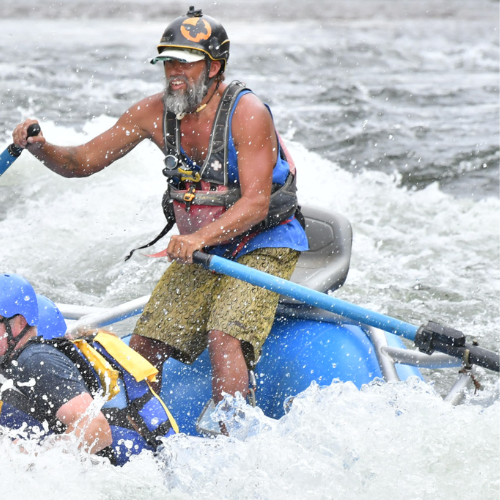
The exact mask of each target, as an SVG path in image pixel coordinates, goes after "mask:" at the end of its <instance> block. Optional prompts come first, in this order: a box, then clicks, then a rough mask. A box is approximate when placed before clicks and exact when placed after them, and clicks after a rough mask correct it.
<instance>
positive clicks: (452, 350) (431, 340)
mask: <svg viewBox="0 0 500 500" xmlns="http://www.w3.org/2000/svg"><path fill="white" fill-rule="evenodd" d="M193 261H194V262H195V263H197V264H201V265H202V266H203V267H205V268H206V269H209V270H211V271H215V272H218V273H222V274H226V275H227V276H232V277H233V278H237V279H240V280H242V281H246V282H248V283H250V284H252V285H255V286H259V287H261V288H265V289H266V290H271V291H273V292H276V293H280V294H282V295H286V296H287V297H291V298H293V299H296V300H299V301H300V302H304V303H305V304H309V305H310V306H314V307H319V308H320V309H324V310H326V311H330V312H333V313H335V314H338V315H340V316H344V317H345V318H349V319H351V320H353V321H355V322H359V323H360V324H363V325H369V326H374V327H376V328H380V329H381V330H384V331H386V332H389V333H393V334H395V335H398V336H400V337H404V338H406V339H409V340H412V341H414V342H415V345H416V346H417V347H418V348H419V349H420V351H422V352H425V353H427V354H432V353H433V352H434V351H439V352H444V353H445V354H449V355H450V356H454V357H456V358H459V359H461V360H462V361H463V362H464V363H465V364H466V365H469V364H474V365H478V366H482V367H484V368H488V369H490V370H494V371H497V372H498V371H500V355H499V354H498V353H495V352H493V351H489V350H487V349H483V348H481V347H478V346H477V345H470V344H466V343H465V335H464V334H463V333H462V332H460V331H458V330H454V329H453V328H448V327H446V326H442V325H439V324H437V323H434V322H432V321H429V323H428V324H427V325H425V326H424V325H422V326H421V327H417V326H414V325H411V324H410V323H405V322H404V321H400V320H397V319H394V318H391V317H390V316H385V315H384V314H380V313H377V312H374V311H370V310H369V309H365V308H363V307H360V306H356V305H354V304H350V303H349V302H345V301H343V300H340V299H336V298H334V297H331V296H330V295H327V294H325V293H321V292H317V291H315V290H311V289H310V288H306V287H305V286H302V285H297V284H296V283H292V282H290V281H287V280H284V279H282V278H277V277H276V276H272V275H270V274H267V273H264V272H262V271H258V270H256V269H253V268H251V267H247V266H244V265H242V264H238V263H236V262H233V261H230V260H227V259H224V258H222V257H218V256H217V255H207V254H205V253H203V252H198V251H196V252H194V254H193Z"/></svg>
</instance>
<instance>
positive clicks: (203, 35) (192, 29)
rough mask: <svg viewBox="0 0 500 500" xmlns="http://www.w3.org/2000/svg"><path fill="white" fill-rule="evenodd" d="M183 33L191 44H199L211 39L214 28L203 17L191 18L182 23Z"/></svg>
mask: <svg viewBox="0 0 500 500" xmlns="http://www.w3.org/2000/svg"><path fill="white" fill-rule="evenodd" d="M181 33H182V35H183V36H184V38H186V39H187V40H189V41H190V42H199V41H200V40H208V39H209V38H210V35H211V34H212V27H211V26H210V24H208V22H207V21H205V19H203V18H201V17H189V18H188V19H186V20H185V21H184V22H183V23H182V25H181Z"/></svg>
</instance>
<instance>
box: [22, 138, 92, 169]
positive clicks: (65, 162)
mask: <svg viewBox="0 0 500 500" xmlns="http://www.w3.org/2000/svg"><path fill="white" fill-rule="evenodd" d="M80 148H81V147H80ZM27 149H28V151H29V152H30V153H31V154H32V155H33V156H34V157H35V158H37V159H38V160H40V161H41V162H42V163H43V164H44V165H45V166H46V167H47V168H49V169H50V170H52V171H53V172H55V173H56V174H59V175H62V176H63V177H88V176H89V175H92V174H93V173H94V171H92V169H90V168H89V166H88V165H87V164H86V162H85V159H84V158H82V155H81V154H80V152H79V147H65V146H54V145H52V144H49V143H48V142H46V143H45V144H43V145H39V144H33V145H28V147H27Z"/></svg>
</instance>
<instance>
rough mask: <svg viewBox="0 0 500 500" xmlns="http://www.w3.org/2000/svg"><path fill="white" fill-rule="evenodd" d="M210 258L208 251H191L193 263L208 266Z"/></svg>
mask: <svg viewBox="0 0 500 500" xmlns="http://www.w3.org/2000/svg"><path fill="white" fill-rule="evenodd" d="M211 259H212V256H211V255H209V254H208V253H204V252H200V251H199V250H195V251H194V252H193V262H194V263H195V264H201V265H202V266H203V267H205V268H207V269H208V268H209V267H210V260H211Z"/></svg>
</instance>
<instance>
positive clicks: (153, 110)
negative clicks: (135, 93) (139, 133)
mask: <svg viewBox="0 0 500 500" xmlns="http://www.w3.org/2000/svg"><path fill="white" fill-rule="evenodd" d="M162 117H163V93H159V94H155V95H152V96H149V97H146V98H144V99H142V100H141V101H139V102H137V103H135V104H134V105H133V106H131V107H130V108H128V109H127V111H125V113H123V115H122V117H121V118H120V121H121V120H123V121H124V122H125V123H127V124H131V125H133V126H135V127H139V128H141V129H143V130H147V131H151V130H152V129H156V128H157V127H158V126H159V125H160V124H161V120H162ZM155 123H156V127H155Z"/></svg>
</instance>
